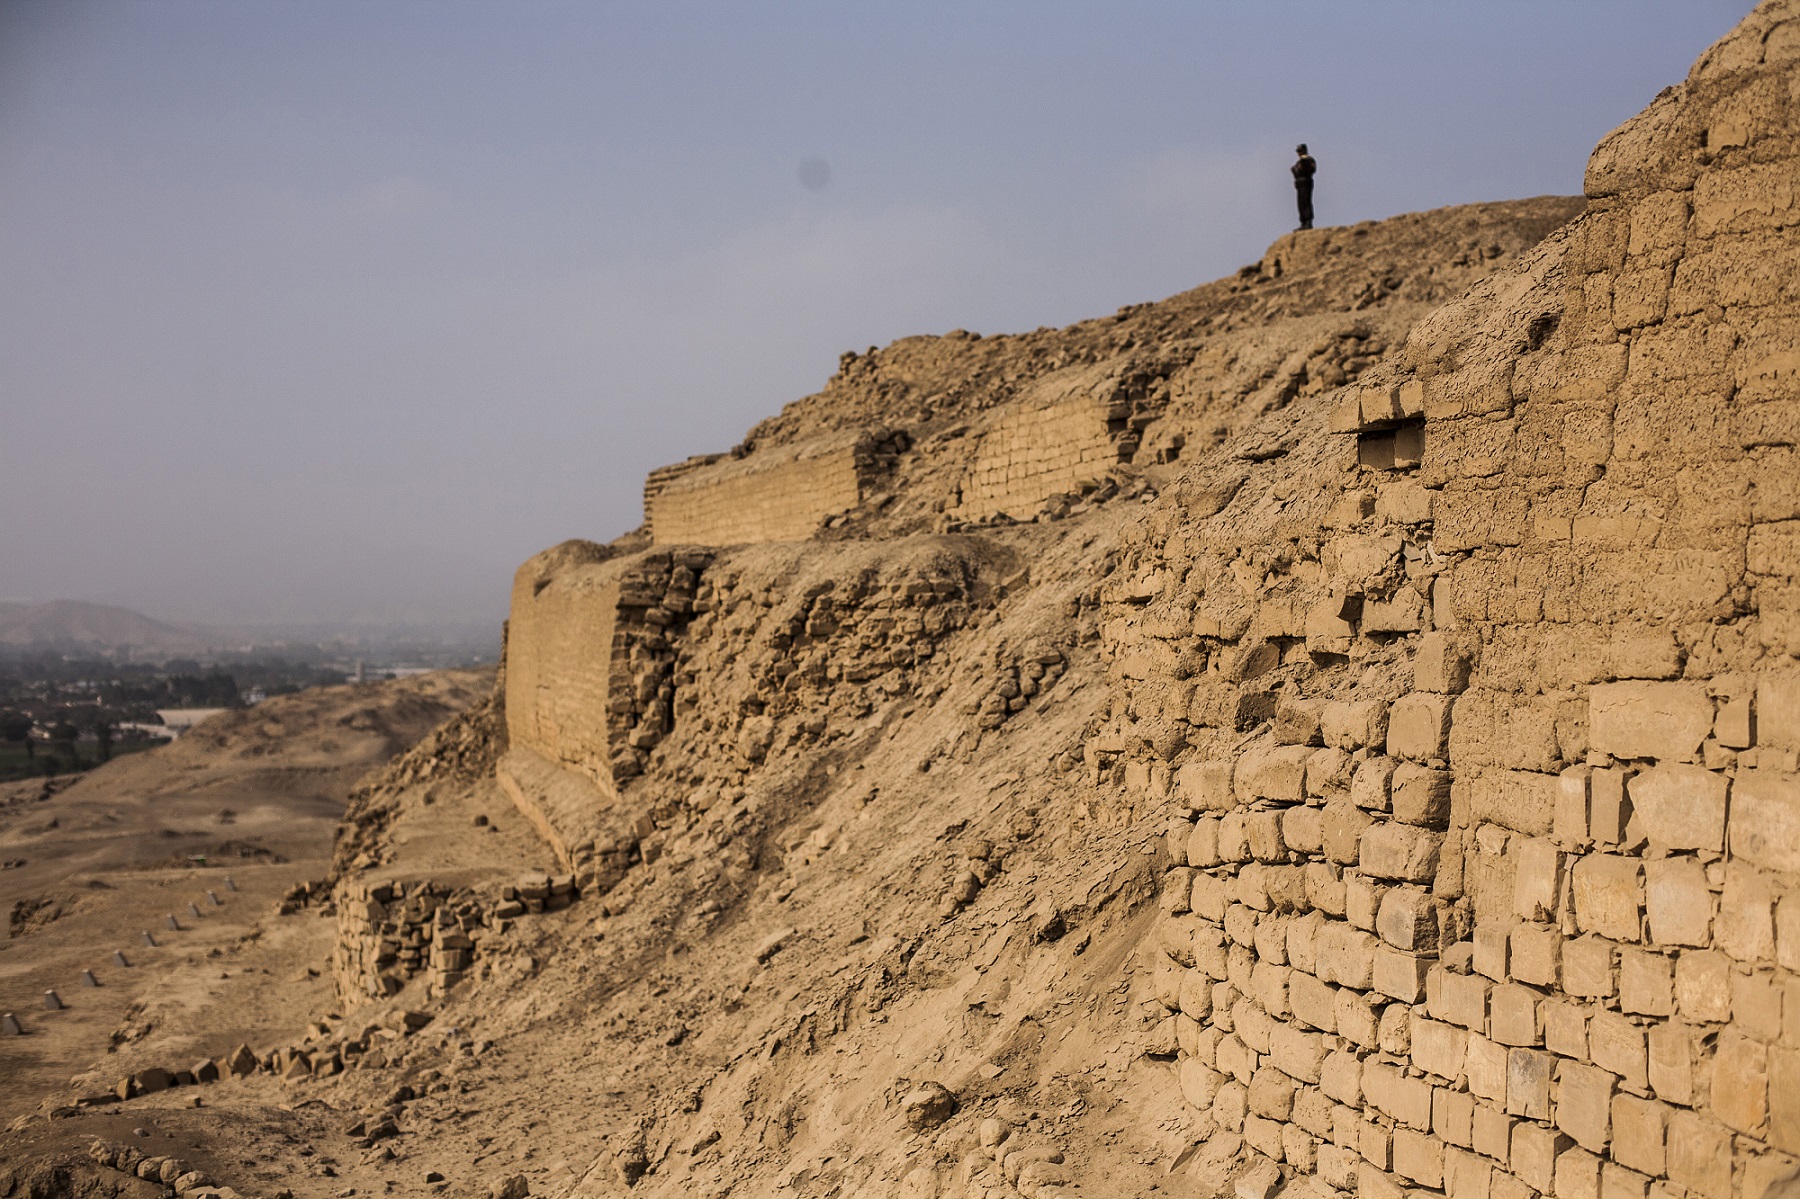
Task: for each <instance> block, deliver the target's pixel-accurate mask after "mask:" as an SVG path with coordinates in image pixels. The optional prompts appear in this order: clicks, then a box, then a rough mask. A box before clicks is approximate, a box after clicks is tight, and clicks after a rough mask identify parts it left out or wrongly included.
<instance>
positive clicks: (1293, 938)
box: [1287, 910, 1325, 974]
mask: <svg viewBox="0 0 1800 1199" xmlns="http://www.w3.org/2000/svg"><path fill="white" fill-rule="evenodd" d="M1324 923H1325V913H1323V912H1320V911H1316V910H1315V911H1310V912H1307V913H1306V914H1305V915H1303V916H1295V917H1294V918H1293V919H1291V920H1289V921H1288V922H1287V956H1288V965H1290V966H1292V967H1294V969H1296V970H1302V971H1305V972H1306V973H1308V974H1317V973H1318V971H1319V955H1318V937H1319V926H1320V925H1322V924H1324Z"/></svg>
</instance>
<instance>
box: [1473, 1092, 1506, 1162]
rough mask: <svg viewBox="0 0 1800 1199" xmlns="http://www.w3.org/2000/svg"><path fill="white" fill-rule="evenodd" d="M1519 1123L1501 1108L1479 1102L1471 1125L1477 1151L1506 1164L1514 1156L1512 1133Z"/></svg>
mask: <svg viewBox="0 0 1800 1199" xmlns="http://www.w3.org/2000/svg"><path fill="white" fill-rule="evenodd" d="M1517 1124H1518V1121H1517V1120H1515V1119H1513V1118H1512V1117H1511V1116H1509V1115H1507V1114H1506V1113H1505V1112H1504V1111H1502V1110H1500V1109H1499V1108H1497V1107H1494V1106H1493V1105H1491V1104H1487V1103H1477V1104H1476V1105H1475V1116H1474V1119H1473V1120H1472V1121H1471V1122H1470V1125H1469V1127H1470V1136H1471V1137H1472V1138H1473V1140H1474V1142H1475V1145H1474V1148H1475V1152H1477V1153H1479V1154H1481V1155H1482V1156H1483V1157H1488V1158H1492V1159H1493V1160H1494V1161H1497V1162H1499V1163H1500V1164H1501V1165H1502V1166H1504V1165H1506V1163H1507V1162H1508V1161H1509V1160H1510V1159H1511V1158H1512V1134H1513V1128H1514V1127H1515V1126H1516V1125H1517Z"/></svg>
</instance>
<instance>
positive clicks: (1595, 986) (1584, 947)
mask: <svg viewBox="0 0 1800 1199" xmlns="http://www.w3.org/2000/svg"><path fill="white" fill-rule="evenodd" d="M1617 948H1618V947H1617V946H1616V945H1614V944H1613V943H1612V942H1611V941H1608V940H1606V939H1605V938H1604V937H1598V936H1586V937H1577V938H1575V939H1573V940H1570V941H1565V942H1564V943H1563V951H1562V985H1563V990H1565V991H1567V992H1568V993H1569V994H1571V995H1575V996H1578V997H1580V998H1582V999H1607V998H1610V997H1611V996H1612V993H1613V988H1614V979H1613V951H1614V950H1615V949H1617Z"/></svg>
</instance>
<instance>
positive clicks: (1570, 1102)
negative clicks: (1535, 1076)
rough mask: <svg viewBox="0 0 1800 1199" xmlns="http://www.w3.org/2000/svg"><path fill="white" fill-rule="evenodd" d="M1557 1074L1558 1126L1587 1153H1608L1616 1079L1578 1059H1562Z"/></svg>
mask: <svg viewBox="0 0 1800 1199" xmlns="http://www.w3.org/2000/svg"><path fill="white" fill-rule="evenodd" d="M1556 1073H1557V1077H1556V1126H1557V1127H1558V1128H1560V1129H1562V1130H1563V1131H1564V1132H1566V1133H1568V1134H1569V1135H1570V1136H1571V1137H1573V1138H1574V1139H1575V1143H1576V1144H1577V1145H1580V1146H1581V1147H1582V1148H1583V1149H1586V1150H1587V1151H1588V1152H1590V1153H1603V1152H1605V1150H1606V1143H1607V1140H1608V1139H1609V1137H1610V1136H1611V1129H1612V1100H1613V1087H1614V1085H1615V1081H1616V1080H1615V1079H1614V1078H1613V1076H1612V1074H1611V1073H1610V1072H1608V1071H1606V1070H1602V1069H1600V1068H1599V1067H1598V1066H1584V1065H1582V1064H1581V1063H1579V1062H1563V1063H1562V1064H1561V1065H1559V1066H1558V1067H1557V1072H1556Z"/></svg>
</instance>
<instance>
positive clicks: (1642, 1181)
mask: <svg viewBox="0 0 1800 1199" xmlns="http://www.w3.org/2000/svg"><path fill="white" fill-rule="evenodd" d="M1649 1191H1650V1180H1649V1179H1648V1178H1646V1177H1644V1176H1643V1175H1642V1174H1639V1173H1638V1172H1637V1171H1636V1170H1627V1169H1626V1168H1625V1167H1624V1166H1621V1165H1617V1164H1615V1163H1613V1162H1602V1163H1601V1165H1600V1199H1648V1195H1649Z"/></svg>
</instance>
